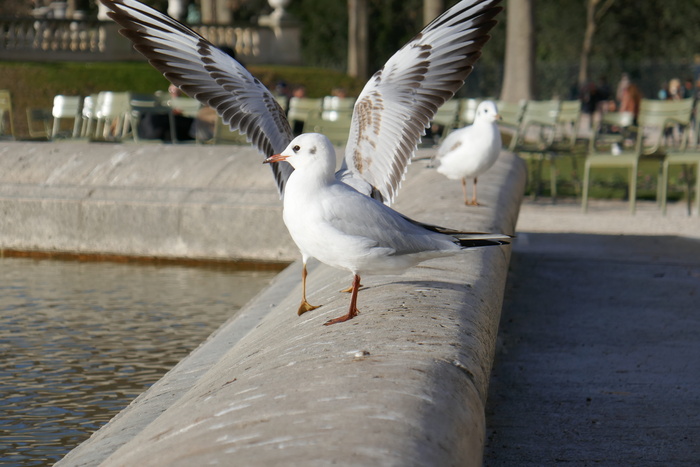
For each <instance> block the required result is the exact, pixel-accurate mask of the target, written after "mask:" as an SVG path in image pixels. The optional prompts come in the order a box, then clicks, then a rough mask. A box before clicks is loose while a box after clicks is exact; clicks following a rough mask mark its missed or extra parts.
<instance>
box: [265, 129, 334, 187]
mask: <svg viewBox="0 0 700 467" xmlns="http://www.w3.org/2000/svg"><path fill="white" fill-rule="evenodd" d="M280 161H287V162H289V163H290V164H292V167H294V169H295V170H304V171H309V170H314V171H316V172H321V173H324V174H327V175H328V174H330V176H333V173H334V172H335V165H336V160H335V148H333V144H332V143H331V142H330V140H329V139H328V138H326V137H325V136H323V135H322V134H319V133H305V134H303V135H299V136H297V137H296V138H294V139H293V140H292V142H291V143H289V145H288V146H287V148H286V149H285V150H284V151H282V152H281V153H279V154H275V155H274V156H270V157H268V158H267V159H265V162H266V163H270V162H280Z"/></svg>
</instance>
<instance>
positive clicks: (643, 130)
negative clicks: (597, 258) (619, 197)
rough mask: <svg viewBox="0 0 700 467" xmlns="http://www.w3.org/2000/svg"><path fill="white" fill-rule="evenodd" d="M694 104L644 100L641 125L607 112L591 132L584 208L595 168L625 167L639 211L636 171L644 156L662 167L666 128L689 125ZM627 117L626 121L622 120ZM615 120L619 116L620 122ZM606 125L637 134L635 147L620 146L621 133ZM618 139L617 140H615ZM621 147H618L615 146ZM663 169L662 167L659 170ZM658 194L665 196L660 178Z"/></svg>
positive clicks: (633, 208)
mask: <svg viewBox="0 0 700 467" xmlns="http://www.w3.org/2000/svg"><path fill="white" fill-rule="evenodd" d="M692 106H693V99H683V100H677V101H670V100H666V101H660V100H652V99H642V102H641V104H640V108H639V115H638V117H637V121H638V124H637V125H636V126H635V125H633V124H629V125H626V126H624V125H625V124H627V123H630V122H629V120H630V118H629V116H628V115H625V114H619V115H615V114H613V115H607V116H604V117H603V119H602V120H601V124H599V125H598V127H597V128H596V131H594V132H593V134H592V135H591V139H590V141H589V149H588V154H587V156H586V162H585V168H584V177H583V195H582V200H581V208H582V210H583V212H587V211H588V193H589V188H590V178H591V176H590V174H591V170H592V169H609V168H615V167H622V168H626V169H628V178H629V190H628V191H629V206H630V212H632V213H633V214H634V212H635V211H636V200H637V173H638V171H639V162H640V160H641V159H647V160H656V161H658V162H659V168H660V169H662V164H663V162H664V157H665V156H666V153H667V151H668V150H667V147H672V144H671V145H667V144H666V140H667V139H668V137H667V133H668V132H667V129H669V128H673V127H674V126H676V125H680V126H681V127H683V126H686V127H687V125H688V124H689V122H690V112H691V109H692ZM623 118H626V119H627V121H623V120H622V119H623ZM615 119H618V120H617V121H616V120H615ZM607 128H612V129H615V128H617V129H618V131H620V130H622V131H623V132H627V133H628V134H629V135H634V138H635V140H634V141H635V143H634V146H633V147H632V148H626V147H624V146H622V147H620V144H621V142H624V141H622V140H621V139H620V135H618V134H615V133H612V134H611V132H610V131H607V130H606V129H607ZM615 138H617V141H616V140H615ZM616 144H617V145H618V146H615V145H616ZM660 172H661V170H660ZM659 178H660V180H659V188H658V191H659V193H658V195H659V197H663V196H664V195H663V194H662V189H663V182H662V181H661V176H660V177H659Z"/></svg>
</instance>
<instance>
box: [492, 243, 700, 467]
mask: <svg viewBox="0 0 700 467" xmlns="http://www.w3.org/2000/svg"><path fill="white" fill-rule="evenodd" d="M699 301H700V241H699V240H697V239H688V238H682V237H675V236H657V237H652V236H622V235H584V234H545V233H519V234H518V240H517V241H516V244H515V246H514V250H513V256H512V261H511V271H510V274H509V278H508V286H507V291H506V299H505V303H504V309H503V314H502V317H501V327H500V331H499V345H498V349H497V357H496V361H495V365H494V370H493V376H492V379H491V384H490V388H489V401H488V404H487V433H486V434H487V445H486V448H485V453H484V465H486V466H488V467H492V466H529V465H538V466H546V465H555V464H559V463H567V465H576V466H587V465H596V466H600V465H611V466H613V465H614V466H618V465H635V466H661V465H664V466H666V465H693V464H694V463H695V462H697V460H698V459H700V444H698V440H699V439H700V413H699V412H698V410H697V407H698V406H700V389H698V388H700V339H699V338H698V336H700V306H698V302H699Z"/></svg>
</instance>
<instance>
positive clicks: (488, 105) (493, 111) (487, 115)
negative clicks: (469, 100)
mask: <svg viewBox="0 0 700 467" xmlns="http://www.w3.org/2000/svg"><path fill="white" fill-rule="evenodd" d="M500 119H501V116H500V115H498V108H497V107H496V103H495V102H494V101H483V102H481V103H480V104H479V105H478V106H477V107H476V116H475V117H474V122H484V123H493V122H495V121H497V120H500Z"/></svg>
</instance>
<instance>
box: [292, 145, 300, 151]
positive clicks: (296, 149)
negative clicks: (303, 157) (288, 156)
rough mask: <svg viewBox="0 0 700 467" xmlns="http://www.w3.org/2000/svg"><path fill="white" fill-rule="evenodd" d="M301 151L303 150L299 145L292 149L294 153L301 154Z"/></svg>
mask: <svg viewBox="0 0 700 467" xmlns="http://www.w3.org/2000/svg"><path fill="white" fill-rule="evenodd" d="M299 149H301V148H300V147H299V145H298V144H297V145H296V146H294V147H293V148H292V151H294V152H299Z"/></svg>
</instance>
